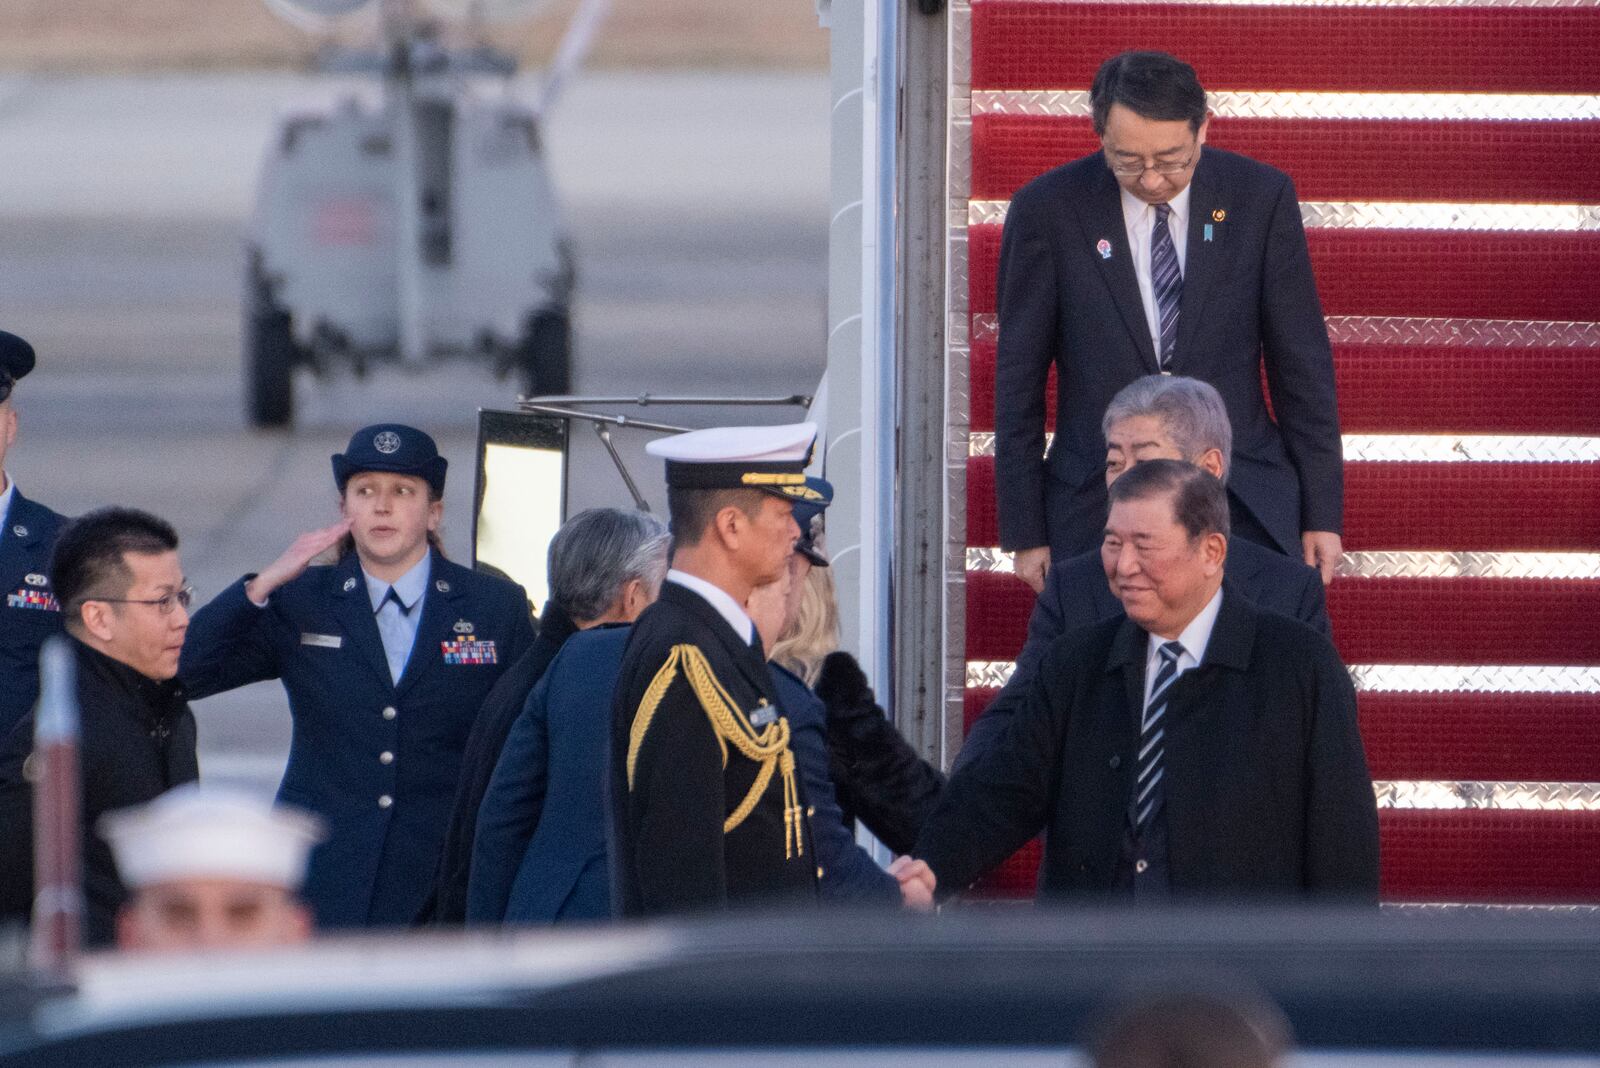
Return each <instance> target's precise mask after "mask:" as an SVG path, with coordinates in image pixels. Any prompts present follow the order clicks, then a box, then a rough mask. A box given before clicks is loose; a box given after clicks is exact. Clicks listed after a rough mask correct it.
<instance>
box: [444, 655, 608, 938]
mask: <svg viewBox="0 0 1600 1068" xmlns="http://www.w3.org/2000/svg"><path fill="white" fill-rule="evenodd" d="M629 629H630V628H628V627H626V626H604V627H599V628H596V629H594V630H587V631H584V632H583V633H581V634H574V635H573V636H572V637H571V638H569V639H568V640H567V643H566V644H565V645H563V646H562V647H561V652H560V653H559V654H558V655H557V656H556V658H555V660H554V661H552V662H551V664H550V668H549V670H548V671H546V672H545V675H544V678H542V679H540V680H539V684H538V685H537V686H535V687H534V688H533V692H532V693H530V694H529V695H528V699H527V702H526V703H525V705H524V707H523V710H522V714H521V715H520V716H518V717H517V720H516V722H515V723H514V724H512V727H511V732H510V734H509V735H508V736H507V738H506V744H505V746H504V748H503V749H502V750H501V753H500V760H499V761H498V763H497V764H496V765H495V769H494V776H493V777H492V778H491V779H490V780H489V786H488V790H487V791H486V792H485V793H484V796H483V806H482V808H480V809H479V813H478V833H477V838H476V840H475V841H474V843H473V848H472V875H471V878H470V880H469V881H468V884H467V919H468V920H470V921H471V922H473V923H500V922H502V921H504V922H505V923H508V924H550V923H558V922H563V921H574V920H598V919H604V918H608V917H610V915H611V877H610V873H609V872H608V871H607V867H606V863H607V862H606V818H605V791H606V750H607V748H608V746H609V745H610V738H611V697H612V692H613V691H614V690H615V689H616V685H617V671H618V669H619V668H621V667H622V650H623V648H624V647H626V645H627V644H628V631H629Z"/></svg>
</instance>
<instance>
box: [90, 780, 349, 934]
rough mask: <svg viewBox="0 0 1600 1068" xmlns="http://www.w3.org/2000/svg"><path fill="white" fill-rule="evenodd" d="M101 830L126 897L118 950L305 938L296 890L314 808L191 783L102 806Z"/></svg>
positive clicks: (315, 825)
mask: <svg viewBox="0 0 1600 1068" xmlns="http://www.w3.org/2000/svg"><path fill="white" fill-rule="evenodd" d="M100 827H101V833H102V834H103V835H104V836H105V837H106V839H107V840H108V841H109V842H110V843H111V849H112V852H113V853H114V854H115V856H116V860H117V868H118V870H119V871H120V872H121V873H122V879H123V882H124V883H125V884H126V885H127V886H128V888H129V889H130V890H131V891H132V896H131V897H130V898H129V900H128V902H127V904H125V905H124V906H123V908H122V911H121V913H120V914H119V915H118V917H117V945H118V946H119V947H120V948H122V949H126V950H146V951H175V950H216V949H254V948H267V947H271V946H288V945H296V944H298V943H301V942H304V941H306V940H307V939H308V938H310V937H311V912H310V910H309V909H308V908H307V907H306V906H305V904H304V903H302V902H301V900H300V898H299V897H298V894H297V892H298V890H299V889H300V884H301V883H302V882H303V881H304V879H305V874H306V859H307V857H308V855H309V854H310V852H311V847H312V846H313V845H315V844H316V843H317V842H318V841H320V840H321V839H322V837H323V833H322V825H321V822H320V821H319V820H317V819H316V817H314V816H312V815H310V814H308V813H305V812H301V811H300V810H298V809H292V808H283V807H274V806H273V805H271V804H269V803H267V802H266V801H262V800H257V799H256V798H254V797H252V796H250V795H248V794H244V793H241V792H238V791H234V790H228V789H219V788H217V787H213V786H200V785H199V784H197V783H191V784H188V785H186V786H180V787H178V788H176V789H174V790H169V791H167V792H166V793H164V794H162V795H161V796H160V797H158V798H156V799H155V800H154V801H151V802H150V803H148V804H145V805H140V806H138V807H137V808H128V809H121V810H119V811H116V812H110V813H107V814H106V815H105V816H103V817H101V820H100Z"/></svg>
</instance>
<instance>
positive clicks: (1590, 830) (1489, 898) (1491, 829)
mask: <svg viewBox="0 0 1600 1068" xmlns="http://www.w3.org/2000/svg"><path fill="white" fill-rule="evenodd" d="M1378 818H1379V825H1380V830H1381V834H1382V848H1383V877H1382V894H1383V897H1384V899H1385V900H1389V901H1476V902H1491V903H1501V904H1507V903H1551V902H1560V903H1570V904H1578V903H1593V902H1600V864H1596V863H1595V862H1594V858H1595V857H1597V856H1600V813H1593V812H1512V811H1501V810H1490V811H1482V810H1443V811H1440V810H1388V811H1382V812H1380V813H1379V814H1378Z"/></svg>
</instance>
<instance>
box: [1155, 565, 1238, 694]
mask: <svg viewBox="0 0 1600 1068" xmlns="http://www.w3.org/2000/svg"><path fill="white" fill-rule="evenodd" d="M1221 608H1222V587H1221V586H1218V587H1217V592H1216V593H1213V594H1212V595H1211V600H1209V601H1207V602H1206V606H1205V607H1204V608H1202V609H1200V614H1199V615H1197V616H1195V617H1194V618H1193V619H1191V620H1190V621H1189V625H1188V626H1187V627H1184V628H1183V633H1182V634H1180V635H1178V644H1179V645H1182V646H1183V652H1182V653H1180V654H1178V668H1177V671H1176V673H1175V674H1174V675H1173V676H1172V680H1173V681H1174V682H1176V681H1177V680H1178V676H1179V675H1182V674H1183V673H1184V672H1185V671H1188V670H1189V669H1190V668H1192V667H1199V666H1200V661H1201V660H1204V659H1205V655H1206V646H1207V645H1209V644H1210V643H1211V628H1212V627H1214V626H1216V625H1217V612H1218V611H1219V610H1220V609H1221ZM1169 640H1170V639H1168V638H1163V637H1161V636H1160V635H1158V634H1152V635H1150V644H1149V647H1148V648H1147V649H1146V650H1145V654H1144V703H1145V704H1146V705H1148V704H1149V703H1150V691H1151V690H1152V689H1153V688H1154V687H1155V683H1156V672H1157V671H1159V670H1160V669H1161V647H1162V646H1163V645H1165V644H1167V642H1168V641H1169Z"/></svg>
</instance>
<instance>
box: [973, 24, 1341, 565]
mask: <svg viewBox="0 0 1600 1068" xmlns="http://www.w3.org/2000/svg"><path fill="white" fill-rule="evenodd" d="M1089 98H1090V109H1091V111H1092V113H1093V121H1094V129H1095V133H1096V134H1097V135H1099V138H1100V145H1101V151H1099V152H1096V153H1094V154H1093V155H1091V156H1085V157H1084V158H1082V159H1079V160H1075V161H1073V162H1071V163H1067V164H1065V165H1063V166H1060V167H1057V168H1055V169H1054V170H1051V171H1048V172H1046V173H1045V174H1043V175H1041V176H1040V177H1038V178H1036V179H1034V180H1033V181H1032V182H1029V183H1028V184H1027V185H1025V186H1023V187H1022V188H1021V189H1020V190H1018V191H1017V193H1016V194H1015V195H1014V196H1013V197H1012V199H1011V203H1010V206H1009V207H1008V209H1007V212H1006V223H1005V236H1004V238H1003V240H1002V244H1001V249H1000V266H999V277H998V282H997V287H998V288H997V298H996V299H997V305H996V307H997V310H998V314H999V326H1000V336H999V344H998V355H997V357H996V363H995V467H996V474H997V477H996V479H995V482H996V485H997V487H998V498H999V500H998V503H999V519H1000V545H1001V548H1003V549H1007V550H1010V551H1012V552H1014V553H1016V569H1017V574H1018V576H1019V577H1021V578H1022V579H1023V580H1024V581H1026V582H1027V583H1028V584H1029V585H1030V586H1032V587H1033V589H1034V591H1035V592H1038V591H1039V590H1041V589H1043V588H1044V580H1045V573H1046V572H1047V571H1048V570H1049V565H1050V561H1051V560H1052V559H1055V560H1062V559H1065V558H1067V557H1070V556H1074V555H1076V554H1079V553H1084V552H1088V551H1090V550H1092V549H1094V548H1096V547H1097V546H1098V545H1099V543H1100V534H1101V525H1102V523H1103V522H1104V520H1105V516H1106V485H1105V477H1104V473H1105V464H1104V450H1103V448H1102V443H1101V440H1100V414H1101V413H1102V412H1104V411H1105V409H1106V405H1107V404H1108V403H1109V402H1110V400H1111V398H1112V396H1113V395H1114V394H1115V393H1116V392H1117V391H1118V390H1119V389H1121V388H1122V387H1123V386H1126V385H1127V384H1128V383H1129V382H1132V381H1133V380H1134V379H1136V378H1139V377H1141V376H1143V375H1147V374H1156V373H1161V374H1179V375H1188V376H1189V377H1191V378H1198V379H1200V380H1201V381H1203V382H1209V383H1210V384H1211V385H1213V386H1215V387H1216V389H1217V391H1218V392H1219V393H1221V394H1222V399H1223V403H1224V404H1225V405H1226V407H1227V409H1228V419H1229V421H1230V422H1231V423H1232V424H1233V438H1234V466H1233V472H1232V477H1231V478H1230V479H1229V482H1228V496H1229V505H1230V510H1231V513H1232V526H1233V532H1234V534H1235V535H1237V536H1240V537H1243V538H1247V539H1249V540H1251V541H1255V542H1258V543H1259V544H1262V545H1264V546H1266V547H1267V548H1269V549H1273V550H1275V551H1277V552H1281V553H1284V554H1286V555H1288V556H1291V557H1296V558H1299V559H1303V560H1304V561H1305V562H1306V563H1307V564H1310V565H1311V566H1313V567H1316V568H1318V569H1319V570H1320V571H1321V573H1322V581H1323V583H1324V584H1327V583H1328V582H1329V581H1331V580H1332V578H1333V569H1334V566H1335V565H1336V564H1337V563H1338V561H1339V556H1340V554H1341V553H1342V551H1343V546H1342V542H1341V539H1340V533H1341V531H1342V529H1343V515H1344V468H1343V454H1342V450H1341V445H1340V437H1339V413H1338V409H1337V406H1336V404H1335V390H1334V376H1333V352H1332V347H1331V346H1330V344H1329V341H1328V330H1327V325H1326V322H1325V320H1324V319H1323V315H1322V304H1321V301H1320V300H1319V299H1318V297H1317V287H1316V281H1315V279H1314V278H1313V277H1312V271H1311V257H1310V253H1309V251H1308V249H1307V246H1306V236H1305V230H1304V228H1303V226H1302V224H1301V221H1300V205H1299V202H1298V200H1297V199H1296V197H1295V191H1294V183H1293V182H1291V181H1290V180H1289V176H1288V175H1286V174H1284V173H1283V172H1282V171H1279V170H1276V169H1274V168H1272V167H1269V166H1267V165H1266V164H1263V163H1258V162H1256V161H1255V160H1252V159H1248V158H1246V157H1244V156H1241V155H1237V154H1236V153H1233V152H1226V151H1223V150H1221V149H1217V148H1213V147H1211V146H1210V145H1208V144H1206V134H1207V131H1208V129H1209V127H1210V111H1209V108H1208V104H1207V101H1206V93H1205V90H1204V89H1203V88H1202V87H1201V85H1200V82H1199V79H1198V78H1197V77H1196V75H1195V72H1194V68H1193V67H1191V66H1189V64H1187V63H1184V62H1183V61H1182V60H1179V59H1176V58H1175V57H1173V56H1169V55H1166V54H1165V53H1162V52H1126V53H1123V54H1122V55H1118V56H1113V57H1112V58H1111V59H1108V60H1106V62H1105V63H1104V64H1103V65H1102V66H1101V68H1100V71H1099V73H1098V74H1096V75H1095V79H1094V84H1093V86H1092V88H1091V89H1090V92H1089ZM1052 365H1054V367H1055V369H1056V374H1057V379H1056V383H1057V384H1056V399H1057V406H1056V425H1055V440H1054V442H1053V443H1052V445H1051V447H1050V451H1049V455H1048V456H1046V455H1045V448H1044V432H1045V381H1046V376H1047V375H1048V373H1049V371H1050V368H1051V366H1052ZM1263 366H1265V369H1266V378H1267V383H1268V385H1269V386H1270V388H1271V393H1272V399H1271V403H1272V410H1271V412H1270V413H1269V411H1268V408H1267V398H1266V394H1265V393H1264V391H1263V389H1262V382H1261V379H1262V375H1261V371H1262V367H1263Z"/></svg>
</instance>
